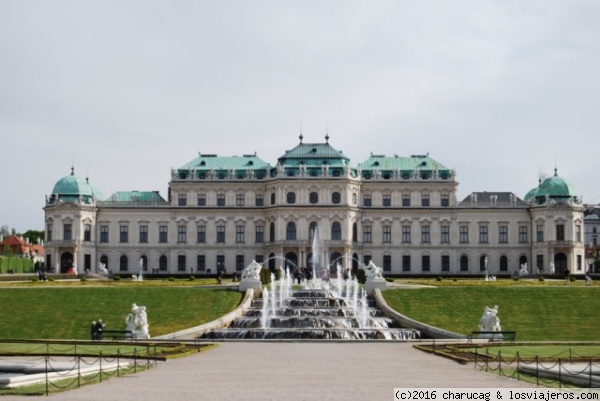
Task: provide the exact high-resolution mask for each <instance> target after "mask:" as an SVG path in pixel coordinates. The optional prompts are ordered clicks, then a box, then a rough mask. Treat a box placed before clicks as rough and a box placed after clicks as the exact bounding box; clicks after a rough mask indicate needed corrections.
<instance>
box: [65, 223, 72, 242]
mask: <svg viewBox="0 0 600 401" xmlns="http://www.w3.org/2000/svg"><path fill="white" fill-rule="evenodd" d="M72 239H73V225H72V224H63V240H65V241H71V240H72Z"/></svg>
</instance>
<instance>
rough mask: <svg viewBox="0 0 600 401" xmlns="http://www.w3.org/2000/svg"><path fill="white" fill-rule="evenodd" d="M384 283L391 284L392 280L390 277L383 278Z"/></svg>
mask: <svg viewBox="0 0 600 401" xmlns="http://www.w3.org/2000/svg"><path fill="white" fill-rule="evenodd" d="M385 281H387V282H388V283H393V282H394V279H393V278H390V277H385Z"/></svg>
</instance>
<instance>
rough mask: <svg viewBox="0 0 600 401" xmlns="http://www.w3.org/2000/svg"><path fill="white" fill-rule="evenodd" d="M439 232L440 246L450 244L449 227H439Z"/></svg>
mask: <svg viewBox="0 0 600 401" xmlns="http://www.w3.org/2000/svg"><path fill="white" fill-rule="evenodd" d="M440 230H441V237H440V242H441V243H442V244H449V243H450V226H441V227H440Z"/></svg>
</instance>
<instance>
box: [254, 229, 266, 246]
mask: <svg viewBox="0 0 600 401" xmlns="http://www.w3.org/2000/svg"><path fill="white" fill-rule="evenodd" d="M255 233H256V236H255V242H257V243H262V242H265V226H256V232H255Z"/></svg>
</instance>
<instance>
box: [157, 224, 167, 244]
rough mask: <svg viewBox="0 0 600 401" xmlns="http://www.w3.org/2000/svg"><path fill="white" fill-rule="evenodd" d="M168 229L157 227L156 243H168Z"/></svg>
mask: <svg viewBox="0 0 600 401" xmlns="http://www.w3.org/2000/svg"><path fill="white" fill-rule="evenodd" d="M168 234H169V227H168V226H159V227H158V242H160V243H162V244H165V243H167V242H168V241H169V236H168Z"/></svg>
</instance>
